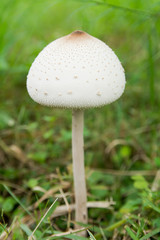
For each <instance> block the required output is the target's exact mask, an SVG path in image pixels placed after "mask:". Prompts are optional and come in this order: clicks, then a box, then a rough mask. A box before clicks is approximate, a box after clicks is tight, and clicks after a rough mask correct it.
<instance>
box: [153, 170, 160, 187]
mask: <svg viewBox="0 0 160 240" xmlns="http://www.w3.org/2000/svg"><path fill="white" fill-rule="evenodd" d="M159 181H160V170H158V171H157V173H156V176H155V178H154V180H153V183H152V188H151V190H152V191H156V190H157V189H158V187H159Z"/></svg>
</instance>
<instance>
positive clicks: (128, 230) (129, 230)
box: [125, 226, 139, 240]
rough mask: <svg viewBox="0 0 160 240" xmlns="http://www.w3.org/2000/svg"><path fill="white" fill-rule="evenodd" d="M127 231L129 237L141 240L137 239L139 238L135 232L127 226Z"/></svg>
mask: <svg viewBox="0 0 160 240" xmlns="http://www.w3.org/2000/svg"><path fill="white" fill-rule="evenodd" d="M125 229H126V231H127V233H128V234H129V236H130V237H131V238H132V239H133V240H139V239H138V238H137V236H136V235H135V234H134V233H133V231H132V230H131V229H130V228H129V227H128V226H127V227H126V228H125Z"/></svg>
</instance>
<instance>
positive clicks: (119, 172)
mask: <svg viewBox="0 0 160 240" xmlns="http://www.w3.org/2000/svg"><path fill="white" fill-rule="evenodd" d="M91 171H96V172H103V173H106V174H110V175H115V176H133V175H142V176H155V174H156V173H157V170H131V171H126V170H124V171H123V170H114V169H107V170H105V169H96V168H95V169H93V168H92V169H91Z"/></svg>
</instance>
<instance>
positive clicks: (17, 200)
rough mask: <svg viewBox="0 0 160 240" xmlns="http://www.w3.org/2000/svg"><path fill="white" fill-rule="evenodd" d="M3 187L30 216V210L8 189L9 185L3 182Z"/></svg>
mask: <svg viewBox="0 0 160 240" xmlns="http://www.w3.org/2000/svg"><path fill="white" fill-rule="evenodd" d="M3 186H4V188H5V189H6V190H7V192H8V193H9V194H10V195H11V196H12V197H13V198H14V200H15V201H16V202H17V203H18V204H19V205H20V206H21V207H22V208H23V209H24V211H25V212H26V213H28V214H29V215H30V216H32V214H31V212H29V211H28V209H27V208H26V207H25V206H24V205H23V203H22V202H21V201H20V200H19V199H18V198H17V197H16V195H15V194H14V193H13V192H12V191H11V190H10V188H9V187H7V186H6V185H5V184H3Z"/></svg>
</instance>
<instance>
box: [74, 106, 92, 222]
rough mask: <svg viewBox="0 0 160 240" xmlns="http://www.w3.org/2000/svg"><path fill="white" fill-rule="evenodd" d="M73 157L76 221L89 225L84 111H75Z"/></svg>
mask: <svg viewBox="0 0 160 240" xmlns="http://www.w3.org/2000/svg"><path fill="white" fill-rule="evenodd" d="M72 157H73V177H74V192H75V205H76V207H75V220H76V222H81V223H87V222H88V214H87V191H86V182H85V168H84V142H83V111H82V110H74V111H73V116H72Z"/></svg>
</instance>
